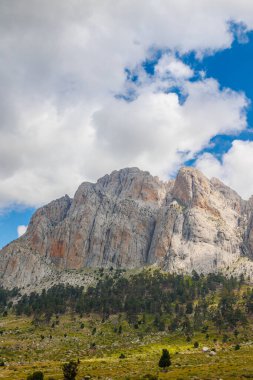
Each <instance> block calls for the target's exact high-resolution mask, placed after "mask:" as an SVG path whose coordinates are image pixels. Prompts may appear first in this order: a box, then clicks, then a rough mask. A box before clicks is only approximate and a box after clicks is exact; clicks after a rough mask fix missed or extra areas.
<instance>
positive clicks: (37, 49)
mask: <svg viewBox="0 0 253 380" xmlns="http://www.w3.org/2000/svg"><path fill="white" fill-rule="evenodd" d="M15 1H17V3H18V0H14V2H15ZM17 5H18V4H17ZM68 5H69V7H67V6H65V5H64V2H61V1H58V0H56V1H54V2H53V4H52V2H50V1H49V0H45V1H43V2H41V4H40V5H39V6H38V5H36V6H35V5H33V4H31V3H30V2H26V1H24V2H23V4H22V6H10V5H8V3H7V5H6V4H5V5H3V4H0V49H1V52H2V61H3V64H1V65H0V80H1V83H2V86H1V88H0V247H1V246H4V245H5V244H7V243H8V242H10V241H11V240H13V239H15V238H17V229H18V226H26V225H27V224H28V222H29V219H30V217H31V215H32V213H33V212H34V210H35V209H36V208H38V207H40V206H41V205H43V204H46V203H47V202H49V201H51V200H53V199H56V198H58V197H60V196H62V195H64V194H66V193H67V194H69V195H70V196H73V195H74V192H75V190H76V189H77V187H78V185H79V184H80V183H81V182H82V181H84V180H88V181H96V179H97V178H99V177H100V176H102V175H104V174H106V173H109V172H111V171H112V170H115V169H120V168H122V167H126V166H138V167H140V168H141V169H144V170H149V171H150V172H151V173H152V174H154V175H158V176H160V177H161V178H163V179H167V178H171V177H173V176H175V173H176V172H177V170H178V168H179V167H180V166H182V165H194V166H196V167H198V168H199V169H200V170H202V171H203V172H204V174H206V175H207V176H208V177H212V176H216V177H218V178H220V179H221V180H222V181H224V182H225V183H226V184H228V185H229V186H230V187H232V188H234V189H235V190H236V191H238V192H239V194H240V195H241V196H242V197H244V198H245V199H247V198H248V197H249V196H250V195H251V194H253V174H251V172H252V170H251V169H252V165H253V136H252V131H253V109H252V101H253V79H252V67H253V3H252V1H251V0H244V1H242V2H240V4H239V2H238V4H237V3H233V4H228V2H227V1H226V0H221V1H220V2H219V3H218V2H217V4H216V3H215V4H214V3H213V2H212V1H211V0H210V1H206V2H203V1H200V0H197V1H196V2H194V5H193V3H192V1H188V0H185V1H184V6H183V7H182V4H181V3H180V1H179V2H178V3H177V4H176V3H175V4H168V2H167V1H166V0H161V1H160V2H158V3H156V2H149V1H148V2H147V1H146V0H139V2H138V4H136V3H134V2H132V1H131V0H130V1H129V2H121V1H119V2H117V5H116V6H115V2H114V1H113V0H109V1H108V3H107V7H102V6H101V5H100V4H99V2H90V3H89V6H88V4H87V6H83V4H81V3H80V2H78V1H76V0H69V2H68ZM38 7H39V9H38ZM52 14H57V15H58V17H57V19H54V18H52V17H51V15H52ZM251 15H252V16H251ZM91 20H92V22H91ZM186 20H189V22H188V24H187V22H186ZM9 25H11V28H10V27H9ZM140 25H141V27H140ZM20 36H22V38H20ZM189 52H190V53H189ZM151 57H152V58H151ZM10 73H12V75H10Z"/></svg>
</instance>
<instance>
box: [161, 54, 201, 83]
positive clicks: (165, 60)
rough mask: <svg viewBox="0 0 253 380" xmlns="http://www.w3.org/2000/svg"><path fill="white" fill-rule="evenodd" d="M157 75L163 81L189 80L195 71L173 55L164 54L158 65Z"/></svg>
mask: <svg viewBox="0 0 253 380" xmlns="http://www.w3.org/2000/svg"><path fill="white" fill-rule="evenodd" d="M155 71H156V74H157V75H158V76H160V77H161V78H163V79H166V78H170V77H172V78H173V79H188V78H191V77H192V76H193V73H194V72H193V70H192V69H191V68H190V67H189V66H187V65H185V64H184V63H183V62H182V61H180V60H179V59H177V58H175V57H174V56H173V55H172V54H164V55H163V56H162V58H161V59H160V60H159V62H158V64H157V65H156V70H155Z"/></svg>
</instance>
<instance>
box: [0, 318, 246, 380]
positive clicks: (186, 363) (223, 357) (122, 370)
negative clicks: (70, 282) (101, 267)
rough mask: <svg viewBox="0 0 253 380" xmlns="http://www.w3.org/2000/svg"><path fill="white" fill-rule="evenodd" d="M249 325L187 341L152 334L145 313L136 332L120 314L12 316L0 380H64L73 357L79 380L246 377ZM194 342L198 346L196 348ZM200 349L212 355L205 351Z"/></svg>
mask: <svg viewBox="0 0 253 380" xmlns="http://www.w3.org/2000/svg"><path fill="white" fill-rule="evenodd" d="M119 326H121V328H120V330H119ZM252 326H253V323H251V322H250V324H248V325H247V327H241V328H238V329H237V330H236V333H235V332H234V331H233V332H232V331H231V332H227V333H226V334H224V333H222V334H218V333H217V331H216V329H215V327H214V326H209V327H208V328H207V327H206V328H205V329H204V330H203V331H202V332H201V331H200V332H196V333H193V334H192V336H191V337H190V338H189V337H188V336H185V334H183V333H182V332H175V333H171V332H168V331H156V329H154V327H153V322H152V316H150V317H149V316H148V315H147V316H146V318H145V323H143V322H141V323H139V324H138V328H136V326H132V325H131V324H129V323H128V322H127V320H126V318H125V316H124V315H112V316H110V317H109V318H108V319H107V320H106V321H103V320H101V317H100V316H99V315H95V314H94V315H90V316H85V317H82V316H80V315H78V314H76V313H67V314H65V315H62V316H54V317H52V318H51V320H50V322H48V321H45V320H43V318H41V319H40V320H34V318H33V317H27V316H26V317H24V316H16V315H14V314H11V313H10V314H8V315H7V316H2V317H1V318H0V332H1V336H0V343H1V344H0V358H1V359H2V360H3V362H4V366H1V367H0V379H5V380H21V379H24V380H26V378H27V376H28V375H29V374H31V373H33V372H34V371H36V370H40V371H42V372H43V373H44V376H45V380H48V379H62V378H63V375H62V365H63V363H64V362H67V361H69V360H71V359H73V360H79V362H80V364H79V370H78V376H77V380H81V379H83V378H85V376H87V378H89V377H88V376H90V378H91V379H107V380H109V379H115V380H116V379H118V380H119V379H121V380H123V379H124V380H127V379H136V380H137V379H144V378H145V375H147V374H150V375H153V376H157V378H159V379H178V380H180V379H181V380H184V379H195V380H197V379H224V380H225V379H250V378H253V334H252V331H253V330H252ZM195 342H198V343H199V347H197V348H194V343H195ZM236 345H239V349H236V348H238V346H237V347H236ZM203 347H208V348H209V349H210V350H212V351H213V352H212V353H210V352H203ZM163 348H167V349H168V350H169V352H170V354H171V361H172V365H171V366H170V367H169V369H168V371H167V372H163V371H161V369H159V367H158V361H159V358H160V356H161V352H162V349H163ZM121 354H123V355H121ZM120 356H123V358H120ZM146 378H147V377H146Z"/></svg>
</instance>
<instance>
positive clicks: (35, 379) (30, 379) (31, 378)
mask: <svg viewBox="0 0 253 380" xmlns="http://www.w3.org/2000/svg"><path fill="white" fill-rule="evenodd" d="M43 379H44V375H43V372H41V371H36V372H33V374H32V375H28V376H27V380H43Z"/></svg>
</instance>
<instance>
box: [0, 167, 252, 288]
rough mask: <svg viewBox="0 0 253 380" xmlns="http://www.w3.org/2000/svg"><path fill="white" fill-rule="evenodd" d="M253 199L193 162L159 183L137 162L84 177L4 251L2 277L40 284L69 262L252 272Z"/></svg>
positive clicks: (9, 283) (7, 282)
mask: <svg viewBox="0 0 253 380" xmlns="http://www.w3.org/2000/svg"><path fill="white" fill-rule="evenodd" d="M252 257H253V200H252V199H250V200H249V201H244V200H242V199H241V198H240V196H239V195H238V194H237V193H236V192H234V191H233V190H231V189H230V188H228V187H227V186H225V185H224V184H223V183H222V182H220V181H219V180H217V179H212V180H210V181H209V180H208V179H207V178H206V177H205V176H204V175H203V174H202V173H200V172H199V171H198V170H196V169H194V168H189V167H185V168H182V169H180V171H179V172H178V175H177V177H176V179H175V180H171V181H168V182H162V181H160V180H159V179H158V178H157V177H153V176H151V175H150V174H149V173H148V172H143V171H140V170H139V169H137V168H128V169H122V170H120V171H114V172H113V173H111V174H110V175H106V176H104V177H103V178H101V179H99V180H98V181H97V183H96V184H92V183H88V182H84V183H83V184H81V185H80V187H79V188H78V190H77V192H76V194H75V196H74V198H73V199H70V198H69V197H68V196H67V195H66V196H64V197H62V198H60V199H58V200H56V201H53V202H51V203H50V204H48V205H46V206H44V207H42V208H40V209H38V210H37V211H36V212H35V214H34V215H33V217H32V219H31V222H30V224H29V226H28V229H27V232H26V234H25V235H23V236H22V237H21V238H19V239H17V240H16V241H14V242H12V243H10V244H9V245H8V246H6V247H5V248H4V249H2V251H0V284H2V285H3V286H6V287H13V286H19V287H20V286H28V285H29V284H36V283H38V282H39V281H42V280H43V279H45V278H46V277H50V276H53V274H54V273H56V272H57V273H59V272H62V271H65V270H69V269H82V268H89V267H90V268H95V267H111V266H112V267H115V268H127V269H128V268H140V267H143V266H146V265H159V266H160V267H161V268H163V269H165V270H168V271H175V272H183V273H186V272H188V273H189V272H191V271H192V270H193V269H195V270H196V271H198V272H203V273H208V272H216V271H223V272H225V273H230V274H232V273H235V274H236V275H239V274H241V273H243V274H244V275H246V276H249V277H250V278H251V277H252V276H253V270H252V269H253V262H252V261H251V258H252Z"/></svg>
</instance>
